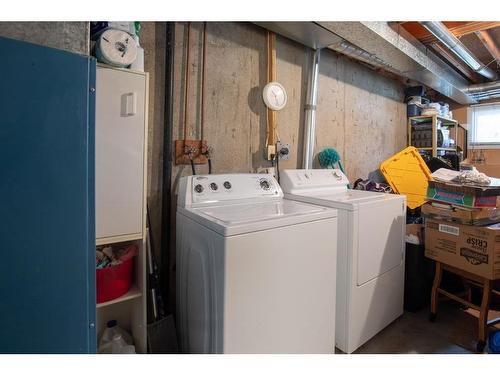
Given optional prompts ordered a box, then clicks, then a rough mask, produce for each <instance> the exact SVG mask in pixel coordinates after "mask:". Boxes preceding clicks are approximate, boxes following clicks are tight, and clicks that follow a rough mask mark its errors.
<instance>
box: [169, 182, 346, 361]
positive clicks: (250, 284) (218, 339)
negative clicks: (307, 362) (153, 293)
mask: <svg viewBox="0 0 500 375" xmlns="http://www.w3.org/2000/svg"><path fill="white" fill-rule="evenodd" d="M336 243H337V211H336V210H334V209H331V208H325V207H320V206H317V205H310V204H306V203H300V202H296V201H291V200H286V199H283V192H282V190H281V188H280V186H279V185H278V183H277V181H276V180H275V179H274V178H273V177H272V176H271V175H266V174H228V175H204V176H201V175H199V176H189V177H183V178H182V179H181V180H180V184H179V197H178V208H177V286H176V288H177V322H178V326H179V331H180V345H181V349H182V351H184V352H188V353H333V352H334V347H335V322H334V321H332V318H331V317H332V316H334V315H335V270H336V263H335V262H336V252H335V248H336Z"/></svg>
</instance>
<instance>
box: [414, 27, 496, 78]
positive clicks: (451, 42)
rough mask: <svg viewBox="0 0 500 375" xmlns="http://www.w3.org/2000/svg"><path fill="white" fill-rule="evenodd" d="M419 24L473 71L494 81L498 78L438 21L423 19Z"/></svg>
mask: <svg viewBox="0 0 500 375" xmlns="http://www.w3.org/2000/svg"><path fill="white" fill-rule="evenodd" d="M420 24H421V25H422V26H423V27H425V28H426V29H427V30H428V31H429V32H430V33H431V34H432V35H434V36H435V37H436V38H438V39H439V40H440V41H441V43H443V44H444V45H445V46H446V47H447V48H449V49H450V50H451V51H453V53H455V55H457V56H458V57H459V58H460V59H461V60H463V61H464V62H465V63H466V64H467V65H469V66H470V67H471V68H472V69H474V71H476V72H477V73H479V74H481V75H482V76H484V77H486V78H488V79H489V80H492V81H495V80H497V79H498V76H497V74H496V73H495V72H494V71H493V70H491V69H490V68H488V67H487V66H485V65H484V64H483V63H481V61H479V59H478V58H477V57H476V56H474V55H473V54H472V52H470V51H469V50H468V48H467V47H465V45H464V44H463V43H462V42H461V41H460V40H458V38H457V37H456V36H455V35H453V34H452V33H451V32H450V30H448V28H447V27H446V26H445V25H443V23H442V22H439V21H424V22H420Z"/></svg>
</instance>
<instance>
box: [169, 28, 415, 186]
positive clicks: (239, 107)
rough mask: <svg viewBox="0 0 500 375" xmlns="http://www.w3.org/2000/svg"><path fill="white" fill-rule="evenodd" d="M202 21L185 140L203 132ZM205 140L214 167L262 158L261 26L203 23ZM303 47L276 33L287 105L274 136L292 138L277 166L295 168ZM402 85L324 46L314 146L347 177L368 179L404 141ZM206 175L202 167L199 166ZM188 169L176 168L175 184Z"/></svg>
mask: <svg viewBox="0 0 500 375" xmlns="http://www.w3.org/2000/svg"><path fill="white" fill-rule="evenodd" d="M201 27H202V24H201V23H193V28H192V32H191V45H192V46H191V51H190V60H191V61H190V65H189V67H188V68H189V69H190V76H191V78H190V82H189V84H188V109H187V110H188V134H187V136H188V138H191V139H193V138H197V137H199V135H200V123H199V121H200V110H199V108H200V95H199V92H200V75H199V73H200V71H201V46H202V44H201V42H202V36H201V32H200V31H201ZM207 32H208V37H207V62H206V71H207V73H206V74H207V76H206V91H205V94H206V113H205V118H206V123H205V131H204V132H205V135H206V136H205V138H206V140H207V141H208V143H209V144H211V145H213V146H214V150H215V152H214V156H213V163H214V171H215V172H254V171H257V170H258V169H259V168H262V167H267V166H269V165H270V164H269V162H268V161H266V160H265V159H264V149H265V137H266V109H265V106H264V103H263V101H262V99H261V97H262V96H261V92H262V88H263V87H264V85H265V84H266V61H267V57H266V32H265V30H264V29H261V28H259V27H257V26H255V25H253V24H250V23H208V25H207ZM185 44H186V24H183V23H179V24H177V27H176V51H175V52H176V55H175V66H176V71H175V102H174V108H175V115H174V138H175V139H182V138H183V137H184V135H183V127H184V122H183V118H184V109H183V108H184V96H183V93H184V87H185V86H184V85H185V82H184V72H185V70H184V69H185V68H186V50H185ZM307 51H308V49H307V48H306V47H303V46H302V45H300V44H297V43H295V42H292V41H290V40H288V39H285V38H282V37H279V36H278V37H277V79H278V81H280V82H281V83H282V84H283V85H284V86H285V88H286V89H287V92H288V96H289V101H288V104H287V106H286V107H285V108H284V109H283V110H282V111H280V112H278V114H277V122H278V135H279V137H280V138H281V141H282V142H285V143H290V145H291V151H292V153H291V158H290V160H288V161H284V162H282V163H281V167H282V168H300V167H301V158H302V147H303V144H302V133H303V108H304V101H305V90H306V84H305V80H306V75H307V61H308V59H307ZM402 100H403V87H402V86H401V85H400V84H399V83H398V82H396V81H393V80H391V79H389V78H386V77H383V76H382V75H380V74H377V73H376V72H374V71H372V70H371V69H369V68H368V67H365V66H363V65H360V64H358V63H356V62H353V61H352V60H349V59H347V58H346V57H343V56H339V55H337V54H336V53H334V52H332V51H330V50H326V51H324V52H323V54H322V56H321V69H320V79H319V99H318V116H317V139H316V152H318V151H320V150H321V149H322V148H324V147H335V148H336V149H337V150H338V151H339V152H340V154H341V156H342V160H343V161H344V165H345V167H346V169H347V174H348V176H349V178H350V179H351V180H354V179H356V178H358V177H362V178H366V177H367V176H368V173H369V172H371V171H373V170H376V169H378V166H379V164H380V162H381V161H383V160H385V159H386V158H387V157H389V156H390V155H392V154H394V153H395V152H397V151H399V150H400V149H401V148H403V147H404V146H405V135H406V128H405V122H406V107H405V105H404V104H403V103H402ZM198 170H199V173H205V172H206V171H207V169H206V167H204V166H202V167H199V168H198ZM189 173H190V167H189V166H176V167H175V168H174V179H173V181H174V187H175V182H176V181H177V180H178V178H179V177H180V176H182V175H186V174H189Z"/></svg>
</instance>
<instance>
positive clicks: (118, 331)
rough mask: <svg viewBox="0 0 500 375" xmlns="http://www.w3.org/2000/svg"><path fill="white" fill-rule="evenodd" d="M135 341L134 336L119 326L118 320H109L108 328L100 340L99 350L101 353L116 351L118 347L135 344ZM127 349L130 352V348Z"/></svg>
mask: <svg viewBox="0 0 500 375" xmlns="http://www.w3.org/2000/svg"><path fill="white" fill-rule="evenodd" d="M115 339H116V340H115ZM133 343H134V341H133V339H132V336H130V334H129V333H128V332H127V331H125V330H124V329H123V328H121V327H119V326H118V323H117V321H116V320H110V321H108V322H107V324H106V328H105V329H104V332H103V333H102V336H101V339H100V340H99V347H98V352H99V353H101V354H109V353H114V352H115V350H116V351H118V347H128V346H133V345H132V344H133ZM113 344H114V345H113ZM113 346H114V347H113ZM127 351H128V352H130V348H127ZM134 351H135V349H134Z"/></svg>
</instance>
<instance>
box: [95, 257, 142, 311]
mask: <svg viewBox="0 0 500 375" xmlns="http://www.w3.org/2000/svg"><path fill="white" fill-rule="evenodd" d="M133 272H134V258H131V259H128V260H126V261H124V262H123V263H120V264H118V265H116V266H112V267H107V268H98V269H96V297H97V298H96V299H97V303H103V302H107V301H110V300H112V299H115V298H118V297H121V296H123V295H124V294H126V293H127V292H128V291H129V290H130V287H131V286H132V277H133Z"/></svg>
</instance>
